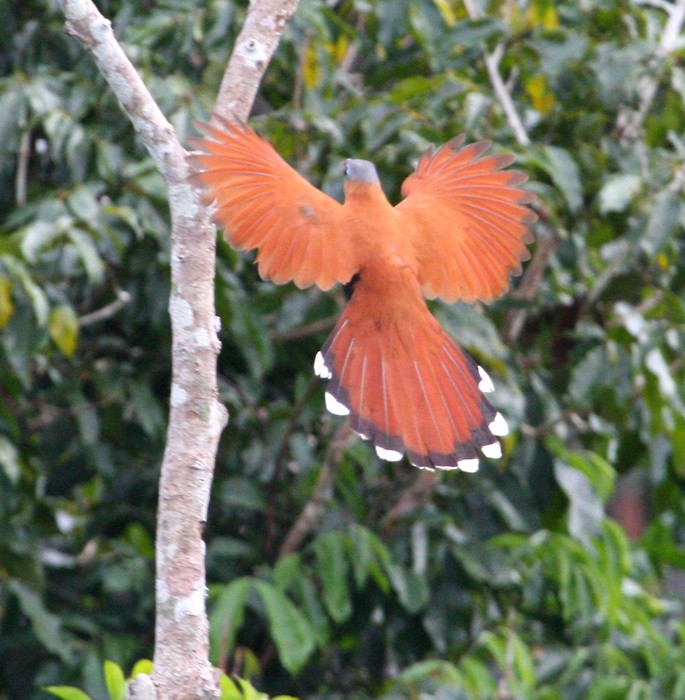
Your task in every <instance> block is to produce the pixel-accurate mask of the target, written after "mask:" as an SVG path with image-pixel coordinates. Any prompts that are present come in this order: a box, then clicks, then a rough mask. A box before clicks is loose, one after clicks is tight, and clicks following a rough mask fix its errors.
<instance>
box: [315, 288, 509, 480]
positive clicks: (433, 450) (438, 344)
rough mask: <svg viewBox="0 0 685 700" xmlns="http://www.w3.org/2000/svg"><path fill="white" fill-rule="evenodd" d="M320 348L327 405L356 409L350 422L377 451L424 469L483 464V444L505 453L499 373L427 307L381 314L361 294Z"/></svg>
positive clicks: (491, 453) (486, 450)
mask: <svg viewBox="0 0 685 700" xmlns="http://www.w3.org/2000/svg"><path fill="white" fill-rule="evenodd" d="M356 296H357V295H356V292H355V295H353V298H352V300H351V301H350V303H349V304H348V306H347V308H346V310H345V312H344V313H343V315H342V316H341V318H340V320H339V322H338V324H337V325H336V327H335V329H334V330H333V332H332V333H331V335H330V336H329V338H328V340H327V341H326V343H325V344H324V346H323V348H322V349H321V352H320V353H318V354H317V358H316V361H315V365H314V369H315V371H316V373H317V374H318V375H319V376H321V377H322V378H324V379H327V380H328V385H327V387H326V405H327V407H328V408H329V409H330V410H332V412H333V413H336V414H339V415H346V414H348V413H349V415H350V426H351V427H352V429H353V430H354V431H355V432H357V433H358V434H359V435H360V436H361V437H362V438H364V439H367V440H371V441H372V442H373V444H374V445H375V448H376V452H377V453H378V455H379V456H380V457H381V458H383V459H387V460H390V461H396V460H399V459H401V457H402V454H403V453H404V452H406V453H407V456H408V458H409V461H410V462H411V463H412V464H414V465H415V466H417V467H421V468H425V469H436V468H438V469H455V468H458V469H463V470H465V471H475V469H477V468H478V459H479V453H480V451H482V452H483V454H484V455H485V456H486V457H491V458H493V457H498V456H500V455H501V449H500V447H499V443H498V442H497V436H498V435H503V434H505V433H506V423H504V419H503V418H502V416H501V414H499V413H497V411H496V410H495V409H494V408H493V407H492V405H491V404H490V403H489V401H488V400H487V398H486V396H485V393H489V392H490V391H492V390H493V388H494V387H493V385H492V381H491V380H490V378H489V377H488V376H487V374H485V371H484V370H483V369H482V368H481V367H479V366H478V365H477V364H476V363H475V362H474V361H473V359H471V358H470V357H469V356H468V355H467V354H466V353H464V352H463V351H462V350H461V349H460V348H459V346H458V345H457V344H456V343H455V342H454V341H453V340H452V339H451V338H450V336H449V335H448V334H447V333H446V332H445V331H444V330H443V329H442V328H441V327H440V325H439V324H438V322H437V321H436V320H435V319H434V318H433V317H432V316H431V315H430V313H429V312H428V310H427V309H426V307H425V305H423V302H421V304H422V310H421V312H420V313H414V314H410V315H409V316H407V314H406V313H405V314H404V315H402V314H399V315H398V316H394V315H393V313H392V309H390V310H389V309H388V305H387V304H386V305H385V306H386V308H385V309H384V315H383V316H377V317H374V314H373V313H370V309H369V305H368V304H366V303H364V302H363V301H362V300H360V299H358V298H355V297H356Z"/></svg>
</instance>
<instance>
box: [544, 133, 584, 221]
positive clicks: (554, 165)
mask: <svg viewBox="0 0 685 700" xmlns="http://www.w3.org/2000/svg"><path fill="white" fill-rule="evenodd" d="M543 152H544V155H545V156H546V158H545V161H544V164H545V169H546V170H547V173H548V174H549V176H550V177H551V178H552V182H554V184H555V185H556V186H557V187H558V188H559V190H560V191H561V193H562V194H563V195H564V198H565V199H566V202H567V204H568V207H569V209H570V210H571V211H572V212H577V211H578V210H579V209H580V208H581V206H582V205H583V186H582V184H581V179H580V170H579V169H578V165H577V164H576V161H575V160H574V159H573V157H572V156H571V154H570V153H569V152H568V151H567V150H565V149H563V148H559V147H558V146H545V147H544V149H543Z"/></svg>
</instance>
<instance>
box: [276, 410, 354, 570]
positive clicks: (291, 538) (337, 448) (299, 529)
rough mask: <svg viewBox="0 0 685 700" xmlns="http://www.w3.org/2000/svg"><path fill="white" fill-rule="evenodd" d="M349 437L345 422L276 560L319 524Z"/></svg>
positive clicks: (296, 548)
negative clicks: (309, 496)
mask: <svg viewBox="0 0 685 700" xmlns="http://www.w3.org/2000/svg"><path fill="white" fill-rule="evenodd" d="M349 437H350V428H349V425H348V422H347V421H345V422H344V423H343V424H342V425H341V426H340V427H339V428H338V429H337V431H336V433H335V436H334V437H333V440H332V442H331V444H330V446H329V448H328V452H327V453H326V459H325V460H324V463H323V465H322V467H321V471H320V472H319V478H318V479H317V481H316V484H315V485H314V490H313V492H312V495H311V498H310V499H309V500H308V501H307V504H306V505H305V507H304V508H303V509H302V512H301V513H300V515H299V516H298V518H297V520H296V521H295V522H294V523H293V526H292V527H291V528H290V530H288V534H287V535H286V536H285V539H284V540H283V544H282V545H281V547H280V549H279V550H278V558H279V559H281V558H282V557H284V556H285V555H286V554H290V553H291V552H295V551H297V550H298V549H299V547H300V545H301V544H302V542H303V541H304V540H305V538H306V537H307V535H308V534H309V533H310V532H311V531H312V530H313V529H314V528H315V527H316V526H317V525H318V524H319V520H320V519H321V516H322V515H323V511H324V508H325V507H326V503H327V502H328V499H329V498H330V497H331V490H332V488H333V477H334V475H335V468H336V467H337V466H338V463H339V462H340V455H341V454H342V451H343V450H344V449H345V444H346V442H347V441H348V439H349Z"/></svg>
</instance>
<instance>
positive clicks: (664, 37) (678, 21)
mask: <svg viewBox="0 0 685 700" xmlns="http://www.w3.org/2000/svg"><path fill="white" fill-rule="evenodd" d="M641 4H651V5H656V6H657V7H659V8H660V9H662V10H664V11H665V12H666V13H667V14H668V17H667V19H666V23H665V24H664V31H663V33H662V34H661V39H660V40H659V46H658V49H657V51H656V53H655V55H654V57H653V60H654V61H656V65H651V66H650V68H651V70H650V71H649V73H647V74H646V75H644V76H643V77H642V78H641V79H640V80H639V81H638V88H637V92H638V94H639V95H640V106H639V107H638V108H637V109H636V110H635V111H632V112H628V114H626V113H625V112H623V113H619V124H618V130H619V132H620V134H621V137H622V138H623V139H625V140H629V139H632V138H635V137H636V136H637V132H638V131H639V129H640V127H641V126H642V123H643V122H644V120H645V119H646V117H647V115H648V114H649V110H650V108H651V106H652V103H653V102H654V98H655V97H656V93H657V90H658V88H659V80H660V77H661V74H660V71H659V70H657V67H658V64H659V62H661V61H663V59H665V58H666V57H667V56H668V55H669V54H670V53H672V52H673V51H674V50H675V49H676V48H677V46H678V39H679V38H680V33H681V32H682V30H683V24H684V23H685V0H675V2H673V3H663V4H661V3H659V4H658V5H657V3H655V2H649V3H648V2H646V1H645V0H642V3H641ZM650 63H651V62H650Z"/></svg>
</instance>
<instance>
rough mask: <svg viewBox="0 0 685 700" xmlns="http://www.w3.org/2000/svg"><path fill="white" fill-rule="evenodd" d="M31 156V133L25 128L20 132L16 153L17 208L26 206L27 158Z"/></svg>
mask: <svg viewBox="0 0 685 700" xmlns="http://www.w3.org/2000/svg"><path fill="white" fill-rule="evenodd" d="M30 156H31V132H30V130H29V129H28V127H27V128H25V129H24V131H22V132H21V139H20V140H19V150H18V151H17V177H16V179H15V187H14V189H15V200H16V202H17V206H18V207H23V206H24V205H25V204H26V181H27V180H28V172H29V157H30Z"/></svg>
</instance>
